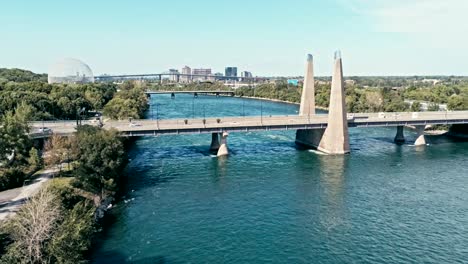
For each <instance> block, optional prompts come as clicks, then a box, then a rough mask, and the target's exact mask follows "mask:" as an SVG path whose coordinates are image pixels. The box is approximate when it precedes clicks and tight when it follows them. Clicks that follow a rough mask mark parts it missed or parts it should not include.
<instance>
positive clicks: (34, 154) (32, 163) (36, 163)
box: [28, 148, 44, 171]
mask: <svg viewBox="0 0 468 264" xmlns="http://www.w3.org/2000/svg"><path fill="white" fill-rule="evenodd" d="M28 164H29V170H30V171H36V170H38V169H40V168H42V166H43V164H44V162H43V160H42V158H41V156H40V155H39V152H38V151H37V149H36V148H31V150H29V157H28Z"/></svg>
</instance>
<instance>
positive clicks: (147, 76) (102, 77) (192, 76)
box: [94, 72, 268, 82]
mask: <svg viewBox="0 0 468 264" xmlns="http://www.w3.org/2000/svg"><path fill="white" fill-rule="evenodd" d="M163 76H169V77H173V78H174V79H175V81H176V82H179V81H180V77H185V78H186V79H187V80H194V79H197V78H198V79H203V80H239V79H242V80H244V81H250V82H260V81H265V80H268V78H266V77H239V76H221V75H213V74H185V73H170V72H169V73H148V74H122V75H100V76H94V80H95V81H108V80H116V79H117V80H135V79H136V80H143V79H156V80H159V81H160V82H162V80H163Z"/></svg>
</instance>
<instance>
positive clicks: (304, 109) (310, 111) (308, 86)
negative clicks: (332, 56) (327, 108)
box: [299, 54, 315, 116]
mask: <svg viewBox="0 0 468 264" xmlns="http://www.w3.org/2000/svg"><path fill="white" fill-rule="evenodd" d="M299 115H301V116H305V115H315V80H314V57H313V56H312V55H311V54H308V55H307V62H306V72H305V75H304V86H303V87H302V96H301V105H300V108H299Z"/></svg>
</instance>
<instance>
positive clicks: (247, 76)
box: [241, 71, 253, 78]
mask: <svg viewBox="0 0 468 264" xmlns="http://www.w3.org/2000/svg"><path fill="white" fill-rule="evenodd" d="M241 77H242V78H252V77H253V75H252V73H251V72H249V71H243V72H241Z"/></svg>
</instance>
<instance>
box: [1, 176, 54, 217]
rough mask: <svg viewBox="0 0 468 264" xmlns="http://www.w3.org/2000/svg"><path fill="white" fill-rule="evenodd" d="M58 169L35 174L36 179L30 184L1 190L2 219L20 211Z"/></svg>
mask: <svg viewBox="0 0 468 264" xmlns="http://www.w3.org/2000/svg"><path fill="white" fill-rule="evenodd" d="M57 171H58V170H57V169H47V170H43V171H41V172H40V173H37V174H36V175H35V178H34V180H33V181H32V182H31V183H30V184H29V185H25V186H24V187H20V188H15V189H10V190H7V191H3V192H0V221H3V220H5V219H7V218H8V217H10V216H12V215H13V214H15V213H16V212H18V210H19V209H20V207H21V205H23V204H24V203H25V202H26V201H27V199H28V198H30V197H31V196H33V195H34V194H35V193H37V191H39V189H40V187H41V186H42V185H43V184H44V183H45V182H47V181H48V180H50V179H51V177H52V175H53V174H54V173H56V172H57Z"/></svg>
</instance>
